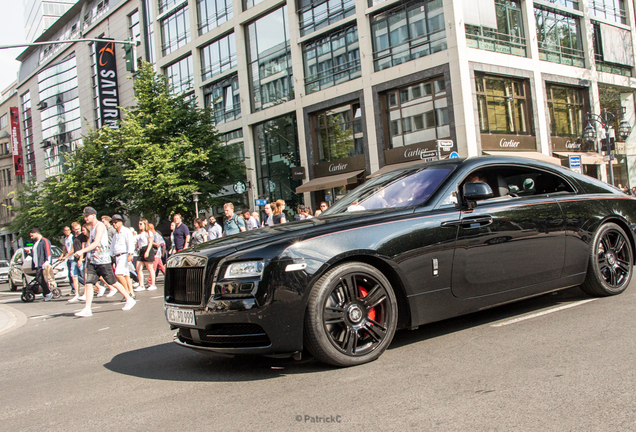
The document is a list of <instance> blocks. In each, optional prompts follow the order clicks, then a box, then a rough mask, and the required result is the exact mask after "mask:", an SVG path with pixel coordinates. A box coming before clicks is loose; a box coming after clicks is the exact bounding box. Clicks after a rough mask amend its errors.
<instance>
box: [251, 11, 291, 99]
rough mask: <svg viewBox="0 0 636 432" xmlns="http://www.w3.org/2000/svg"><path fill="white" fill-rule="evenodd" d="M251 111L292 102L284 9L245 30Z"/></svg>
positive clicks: (289, 57)
mask: <svg viewBox="0 0 636 432" xmlns="http://www.w3.org/2000/svg"><path fill="white" fill-rule="evenodd" d="M247 33H248V39H247V43H248V64H249V70H248V72H249V76H250V81H251V83H250V84H251V85H250V92H251V101H252V109H253V111H260V110H263V109H265V108H268V107H270V106H274V105H278V104H280V103H283V102H286V101H288V100H292V99H294V84H293V79H292V62H291V51H290V45H289V27H288V22H287V6H284V7H282V8H280V9H277V10H275V11H273V12H271V13H269V14H267V15H265V16H263V17H262V18H259V19H258V20H256V21H254V22H252V23H250V24H249V25H248V26H247Z"/></svg>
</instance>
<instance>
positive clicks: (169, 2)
mask: <svg viewBox="0 0 636 432" xmlns="http://www.w3.org/2000/svg"><path fill="white" fill-rule="evenodd" d="M177 3H178V0H158V5H159V13H160V14H161V13H164V12H165V11H167V10H168V9H170V8H171V7H172V6H174V5H176V4H177Z"/></svg>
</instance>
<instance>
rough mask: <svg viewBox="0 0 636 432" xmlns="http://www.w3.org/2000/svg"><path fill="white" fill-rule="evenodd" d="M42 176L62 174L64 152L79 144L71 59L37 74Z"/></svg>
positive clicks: (74, 65) (78, 125)
mask: <svg viewBox="0 0 636 432" xmlns="http://www.w3.org/2000/svg"><path fill="white" fill-rule="evenodd" d="M38 91H39V98H40V103H39V104H38V109H39V110H40V121H41V125H42V147H43V148H44V153H45V157H44V173H45V174H46V175H47V176H50V175H54V174H59V173H62V172H63V169H64V162H65V160H66V158H67V156H68V153H70V152H72V151H74V150H75V149H76V148H77V147H78V146H79V145H81V127H82V120H81V115H80V103H79V92H78V85H77V66H76V59H75V56H73V57H70V58H67V59H65V60H63V61H62V62H60V63H58V64H57V65H54V66H51V67H49V68H47V69H45V70H44V71H42V72H40V73H39V74H38Z"/></svg>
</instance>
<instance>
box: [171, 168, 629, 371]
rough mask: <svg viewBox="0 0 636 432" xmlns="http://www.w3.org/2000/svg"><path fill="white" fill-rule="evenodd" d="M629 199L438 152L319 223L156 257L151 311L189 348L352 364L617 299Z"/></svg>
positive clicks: (377, 181)
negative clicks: (533, 312)
mask: <svg viewBox="0 0 636 432" xmlns="http://www.w3.org/2000/svg"><path fill="white" fill-rule="evenodd" d="M635 229H636V199H634V198H633V197H630V196H628V195H625V194H624V193H622V192H621V191H620V190H618V189H616V188H614V187H612V186H609V185H608V184H606V183H603V182H601V181H599V180H596V179H594V178H592V177H588V176H585V175H582V174H578V173H575V172H573V171H571V170H569V169H566V168H564V167H559V166H556V165H552V164H549V163H542V162H538V161H531V160H529V159H522V158H515V157H477V158H468V159H452V160H445V161H439V162H432V163H423V164H422V165H419V166H416V167H411V168H406V169H401V170H396V171H393V172H389V173H386V174H382V175H379V176H377V177H375V178H371V179H370V180H368V181H367V182H366V183H364V184H362V185H361V186H359V187H358V188H356V189H355V190H353V191H352V192H350V193H349V194H348V195H346V196H345V197H344V198H342V199H341V200H340V201H338V202H337V203H335V204H334V205H333V206H332V207H331V208H329V209H328V210H327V211H325V212H324V213H322V214H321V215H320V216H319V217H317V218H313V219H308V220H304V221H298V222H291V223H288V224H283V225H276V226H274V227H269V228H263V229H258V230H251V231H247V232H244V233H240V234H237V235H233V236H229V237H224V238H221V239H217V240H213V241H210V242H207V243H203V244H201V245H197V246H195V247H192V248H190V249H188V250H185V251H182V252H180V253H178V254H175V255H173V256H172V257H170V258H169V259H168V263H167V271H166V279H165V309H166V318H167V321H168V323H169V324H170V325H171V327H172V328H174V329H177V330H178V331H177V333H176V334H175V338H174V341H175V342H176V343H177V344H179V345H181V346H184V347H188V348H192V349H195V350H197V351H200V352H209V353H219V354H230V355H232V354H264V355H274V356H282V355H290V356H292V355H293V356H296V357H298V355H299V354H300V353H301V352H302V351H303V349H304V348H307V349H308V350H309V352H310V353H311V354H313V356H315V357H316V358H317V359H318V360H321V361H323V362H326V363H329V364H332V365H337V366H352V365H357V364H361V363H365V362H369V361H372V360H375V359H377V358H378V357H379V356H380V355H381V354H382V352H383V351H384V350H385V349H386V348H387V347H388V346H389V344H390V343H391V340H392V339H393V336H394V334H395V331H396V330H398V329H407V328H415V327H417V326H421V325H424V324H427V323H430V322H434V321H439V320H443V319H447V318H451V317H455V316H458V315H463V314H467V313H471V312H475V311H479V310H483V309H486V308H490V307H495V306H499V305H503V304H506V303H510V302H513V301H516V300H520V299H526V298H529V297H532V296H537V295H541V294H544V293H548V292H552V291H557V290H561V289H565V288H570V287H575V286H580V287H581V288H582V289H583V291H585V292H586V293H588V294H590V295H593V296H610V295H615V294H620V293H622V292H623V291H624V290H625V289H626V288H627V286H628V284H629V282H630V280H631V278H632V274H633V264H634V247H635V244H636V241H635Z"/></svg>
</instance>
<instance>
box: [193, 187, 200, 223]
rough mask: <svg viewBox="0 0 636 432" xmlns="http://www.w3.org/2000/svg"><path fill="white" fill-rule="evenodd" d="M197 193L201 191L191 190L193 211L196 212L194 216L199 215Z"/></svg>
mask: <svg viewBox="0 0 636 432" xmlns="http://www.w3.org/2000/svg"><path fill="white" fill-rule="evenodd" d="M199 195H201V192H192V201H194V211H195V212H196V216H195V217H199Z"/></svg>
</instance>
